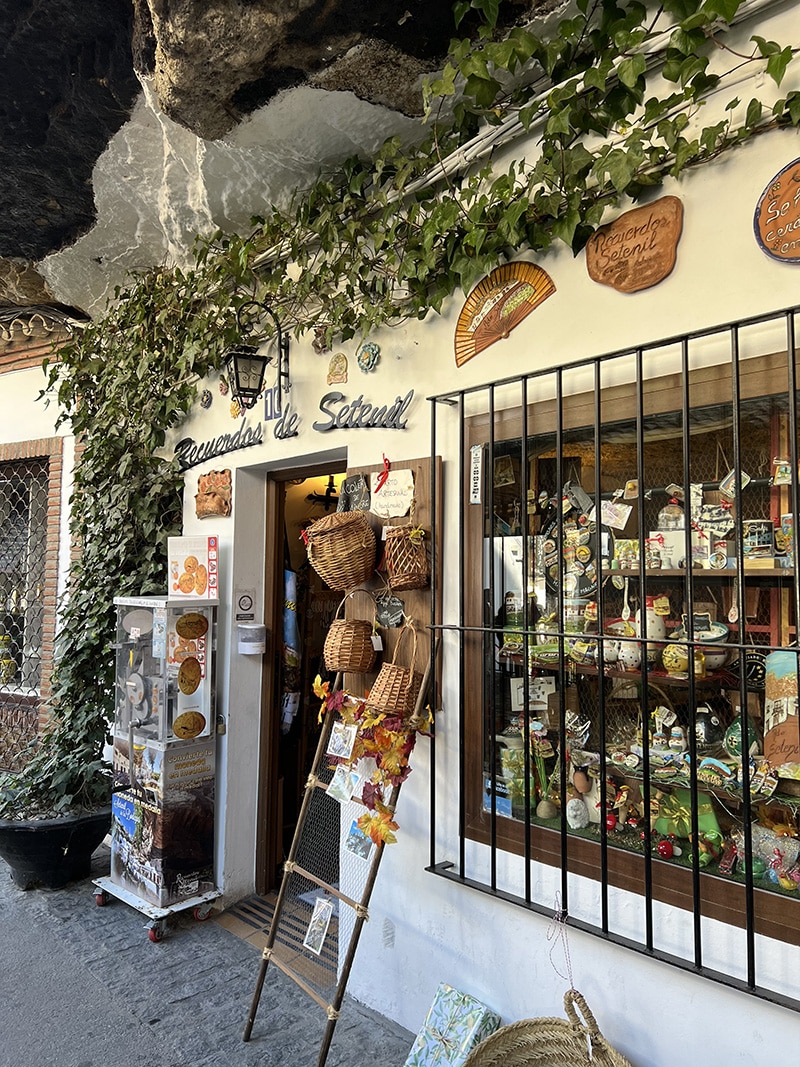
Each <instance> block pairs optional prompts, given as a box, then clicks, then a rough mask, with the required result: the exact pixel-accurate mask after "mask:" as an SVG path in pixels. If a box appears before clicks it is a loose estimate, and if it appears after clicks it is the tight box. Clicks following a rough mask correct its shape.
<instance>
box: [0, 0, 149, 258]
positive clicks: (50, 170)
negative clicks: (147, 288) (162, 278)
mask: <svg viewBox="0 0 800 1067" xmlns="http://www.w3.org/2000/svg"><path fill="white" fill-rule="evenodd" d="M131 32H132V12H131V10H130V9H129V8H128V6H127V5H126V4H125V3H113V2H111V3H110V2H109V0H81V3H75V0H48V2H47V3H42V2H40V0H39V2H37V0H3V2H2V4H0V152H2V157H3V167H2V169H0V256H4V257H5V256H7V257H14V258H17V257H22V258H24V259H31V260H36V259H38V258H40V257H41V256H42V255H44V254H46V253H47V252H50V251H52V250H53V249H54V248H60V247H61V246H62V245H64V244H66V243H67V242H69V241H71V240H74V238H75V237H76V235H78V234H79V233H82V232H83V231H85V230H86V229H88V227H89V226H91V224H92V222H93V221H94V205H93V202H92V185H91V181H92V169H93V167H94V164H95V162H96V161H97V158H98V156H99V155H100V153H101V152H102V151H103V149H104V148H105V146H106V144H107V143H108V140H109V138H110V137H111V136H112V134H114V133H115V132H116V131H117V130H118V129H119V128H120V127H121V126H122V124H123V123H124V122H125V120H126V119H127V117H128V114H129V112H130V108H131V105H132V104H133V101H134V100H135V98H136V96H137V94H138V92H139V88H140V86H139V83H138V81H137V79H136V77H135V75H134V72H133V65H132V58H131Z"/></svg>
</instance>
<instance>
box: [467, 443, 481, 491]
mask: <svg viewBox="0 0 800 1067" xmlns="http://www.w3.org/2000/svg"><path fill="white" fill-rule="evenodd" d="M469 465H470V471H469V502H470V504H480V502H481V478H482V473H481V472H482V465H483V446H482V445H473V446H472V448H470V450H469Z"/></svg>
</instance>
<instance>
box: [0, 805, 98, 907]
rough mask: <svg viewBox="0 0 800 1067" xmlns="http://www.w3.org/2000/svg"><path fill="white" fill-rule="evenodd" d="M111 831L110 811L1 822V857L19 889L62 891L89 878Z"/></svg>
mask: <svg viewBox="0 0 800 1067" xmlns="http://www.w3.org/2000/svg"><path fill="white" fill-rule="evenodd" d="M110 827H111V808H110V807H107V808H102V809H101V810H99V811H96V812H91V813H89V814H86V815H64V816H61V817H60V818H58V819H30V820H27V821H21V822H20V821H17V820H16V819H0V856H2V858H3V859H4V860H5V861H6V863H7V864H8V865H9V867H10V868H11V878H12V881H13V882H14V884H15V885H17V886H19V888H20V889H33V888H34V887H35V886H42V887H44V888H46V889H60V888H61V887H62V886H64V885H66V884H67V882H73V881H76V880H77V879H79V878H86V877H87V876H88V875H89V873H90V870H91V862H92V853H93V852H94V851H95V849H96V848H97V847H98V845H100V843H101V842H102V840H103V838H104V837H105V836H106V834H107V833H108V831H109V829H110Z"/></svg>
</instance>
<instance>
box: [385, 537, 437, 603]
mask: <svg viewBox="0 0 800 1067" xmlns="http://www.w3.org/2000/svg"><path fill="white" fill-rule="evenodd" d="M424 537H425V534H424V531H423V530H422V527H421V526H411V525H408V526H392V527H390V528H389V529H388V530H387V531H386V572H387V574H388V576H389V585H390V587H391V589H392V590H393V591H395V592H396V591H398V590H402V589H424V588H425V586H426V585H427V584H428V574H429V570H428V553H427V552H426V551H425V542H424Z"/></svg>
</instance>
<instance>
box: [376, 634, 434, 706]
mask: <svg viewBox="0 0 800 1067" xmlns="http://www.w3.org/2000/svg"><path fill="white" fill-rule="evenodd" d="M409 631H410V632H411V634H412V636H413V638H414V645H413V649H412V652H411V664H410V666H408V667H401V666H400V664H398V663H397V656H398V653H399V651H400V646H401V645H402V643H403V638H404V637H405V636H406V634H407V633H408V632H409ZM416 661H417V631H416V627H414V626H408V625H406V626H403V628H402V629H401V631H400V636H399V637H398V639H397V644H396V645H395V647H394V655H393V656H392V662H391V663H383V664H381V669H380V670H379V671H378V677H377V678H376V679H375V682H374V684H373V686H372V688H371V689H370V691H369V697H368V699H367V705H368V706H369V707H370V708H375V709H376V710H377V711H382V712H384V713H385V714H387V715H400V716H402V717H403V718H407V717H408V716H410V715H412V714H413V712H414V709H415V708H416V705H417V697H418V696H419V691H420V687H421V686H422V675H421V674H420V673H419V671H416V670H414V666H415V664H416Z"/></svg>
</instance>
